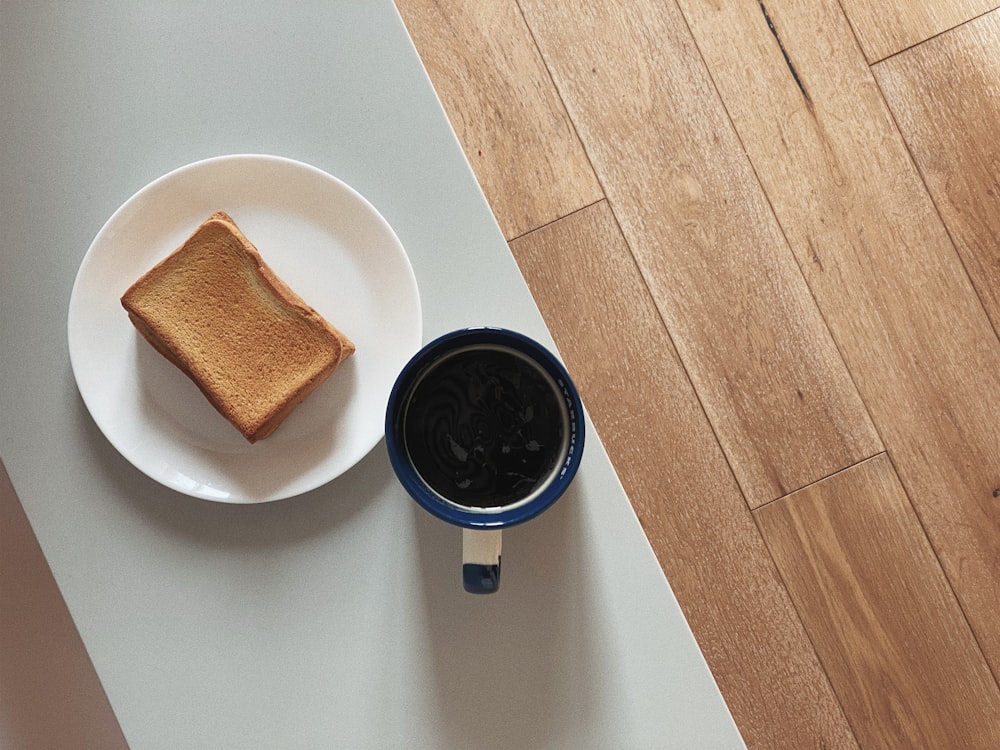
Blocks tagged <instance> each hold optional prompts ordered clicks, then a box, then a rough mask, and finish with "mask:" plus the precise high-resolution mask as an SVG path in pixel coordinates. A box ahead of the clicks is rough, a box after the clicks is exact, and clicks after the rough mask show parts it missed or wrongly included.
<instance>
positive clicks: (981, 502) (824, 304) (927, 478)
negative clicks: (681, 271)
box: [682, 0, 1000, 674]
mask: <svg viewBox="0 0 1000 750" xmlns="http://www.w3.org/2000/svg"><path fill="white" fill-rule="evenodd" d="M682 5H683V7H684V9H685V12H686V13H687V17H688V20H689V22H690V24H691V28H692V30H693V32H694V34H695V36H696V38H697V39H698V42H699V45H700V49H701V51H702V54H703V55H704V57H705V60H706V62H707V64H708V66H709V68H710V69H711V71H712V74H713V76H714V80H715V83H716V85H717V87H718V90H719V92H720V94H721V96H722V98H723V100H724V101H725V103H726V106H727V108H728V111H729V113H730V115H731V116H732V120H733V122H734V123H735V126H736V128H737V130H738V132H739V133H740V136H741V138H742V141H743V143H744V144H745V146H746V149H747V153H748V154H749V155H750V159H751V161H752V162H753V164H754V167H755V169H756V172H757V174H758V176H759V178H760V180H761V183H762V184H763V185H764V187H765V190H766V191H767V194H768V196H769V198H770V199H771V204H772V205H773V206H774V209H775V212H776V214H777V216H778V218H779V219H780V221H781V224H782V226H783V227H784V229H785V234H786V236H787V237H788V239H789V241H790V243H791V247H792V249H793V250H794V251H795V253H796V255H797V257H798V259H799V263H800V265H801V266H802V268H803V271H804V273H805V274H806V276H807V278H808V279H809V284H810V287H811V289H812V292H813V294H814V295H815V297H816V299H817V301H818V302H819V305H820V307H821V309H822V310H823V313H824V315H825V318H826V321H827V322H828V324H829V325H830V328H831V330H832V331H833V333H834V336H835V338H836V340H837V343H838V345H839V347H840V351H841V352H842V353H843V355H844V358H845V360H846V362H847V364H848V367H849V368H850V371H851V374H852V375H853V377H854V381H855V382H856V383H857V385H858V388H859V390H860V391H861V393H862V395H863V397H864V399H865V402H866V404H867V405H868V408H869V410H870V412H871V414H872V416H873V418H874V419H875V423H876V425H877V426H878V429H879V432H880V434H881V436H882V439H883V440H884V441H885V445H886V446H887V448H888V450H889V453H890V455H891V456H892V458H893V461H894V463H895V465H896V467H897V470H898V472H899V475H900V477H901V479H902V481H903V484H904V486H905V487H906V488H907V492H908V494H909V496H910V498H911V499H912V501H913V504H914V506H915V507H916V509H917V511H918V513H919V514H920V518H921V521H922V522H923V525H924V526H925V528H926V530H927V533H928V535H929V537H930V539H931V542H932V544H933V545H934V549H935V551H936V552H937V554H938V556H939V557H940V559H941V561H942V563H943V566H944V569H945V572H946V573H947V575H948V578H949V580H950V582H951V584H952V585H953V586H954V588H955V591H956V593H957V594H958V599H959V601H960V602H961V605H962V607H963V609H964V611H965V614H966V615H967V616H968V618H969V620H970V622H971V623H972V626H973V630H974V632H975V634H976V637H977V638H978V639H979V641H980V644H981V646H982V647H983V650H984V652H985V653H986V656H987V659H988V660H989V662H990V664H991V666H992V669H993V671H994V673H995V674H1000V608H998V607H997V606H996V603H997V602H998V601H1000V575H997V573H998V571H1000V503H997V501H996V499H995V498H994V496H993V490H994V489H995V488H997V487H1000V439H998V432H997V425H998V424H1000V342H998V340H997V337H996V334H995V332H994V331H993V329H992V327H991V326H990V323H989V320H988V318H987V316H986V314H985V312H984V310H983V308H982V306H981V305H980V302H979V299H978V297H977V296H976V294H975V291H974V290H973V288H972V286H971V284H970V283H969V279H968V277H967V275H966V273H965V269H964V268H963V266H962V263H961V261H960V259H959V257H958V254H957V253H956V251H955V248H954V247H953V245H952V243H951V241H950V239H949V237H948V234H947V232H946V231H945V229H944V226H943V224H942V222H941V220H940V217H939V216H938V215H937V213H936V211H935V208H934V205H933V203H932V202H931V200H930V198H929V196H928V194H927V191H926V189H925V187H924V185H923V183H922V182H921V180H920V176H919V174H918V173H917V171H916V169H915V167H914V165H913V163H912V161H911V160H910V157H909V153H908V152H907V149H906V146H905V144H904V143H903V140H902V137H901V136H900V134H899V131H898V130H897V129H896V127H895V124H894V122H893V120H892V117H891V114H890V113H889V111H888V108H887V107H886V105H885V102H884V101H883V99H882V96H881V92H880V90H879V88H878V86H877V84H876V83H875V80H874V78H873V76H872V73H871V71H870V70H869V68H868V66H867V64H866V63H865V60H864V59H863V57H862V56H861V54H860V51H859V50H858V49H857V47H856V46H855V45H854V44H853V43H852V42H851V41H850V31H849V27H848V24H847V21H846V19H845V18H844V16H843V14H842V13H841V10H840V7H839V5H837V2H836V0H816V1H815V2H809V3H805V2H802V1H801V0H771V2H769V3H768V6H767V10H768V14H769V18H768V19H765V18H764V17H763V14H762V13H761V10H760V5H759V3H758V2H757V0H742V2H733V3H722V4H720V5H719V6H717V7H711V8H710V7H709V6H707V5H706V4H703V3H699V2H695V1H694V0H682ZM734 35H735V36H738V37H739V38H740V39H741V40H742V44H741V45H740V48H739V49H738V50H735V49H734V48H733V46H732V44H730V42H729V40H730V39H731V38H732V37H733V36H734ZM792 70H794V71H795V75H793V74H792ZM751 81H753V83H751ZM985 187H986V186H984V189H985Z"/></svg>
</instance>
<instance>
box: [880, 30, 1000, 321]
mask: <svg viewBox="0 0 1000 750" xmlns="http://www.w3.org/2000/svg"><path fill="white" fill-rule="evenodd" d="M998 48H1000V11H998V12H993V13H989V14H987V15H985V16H982V17H981V18H979V19H977V20H975V21H972V22H971V23H968V24H966V25H965V26H961V27H959V28H957V29H955V30H953V31H949V32H947V33H945V34H942V35H941V36H939V37H937V38H935V39H931V40H930V41H928V42H926V43H924V44H921V45H920V46H919V47H914V48H913V49H910V50H907V51H906V52H903V53H902V54H900V55H897V56H896V57H893V58H890V59H889V60H886V61H885V62H883V63H880V64H879V65H876V66H875V67H874V72H875V77H876V79H877V80H878V82H879V85H880V86H881V87H882V91H883V93H884V95H885V97H886V100H887V102H888V103H889V107H890V108H891V109H892V113H893V115H894V116H895V118H896V122H897V124H898V125H899V127H900V129H901V131H902V133H903V137H904V138H905V139H906V142H907V144H908V145H909V147H910V153H911V154H912V155H913V158H914V159H915V161H916V163H917V166H918V167H919V169H920V173H921V175H922V176H923V178H924V182H925V183H926V184H927V187H928V189H929V190H930V193H931V196H932V197H933V198H934V202H935V204H936V205H937V209H938V211H939V212H940V214H941V216H942V218H943V219H944V222H945V224H946V225H947V227H948V230H949V232H950V233H951V236H952V239H954V241H955V244H956V247H957V248H958V251H959V253H960V254H961V256H962V260H963V261H964V263H965V267H966V269H967V270H968V272H969V276H970V277H971V279H972V283H973V285H974V286H975V288H976V291H977V292H978V293H979V296H980V298H981V299H982V301H983V305H984V306H985V308H986V312H987V314H988V315H989V316H990V320H991V321H992V322H993V327H994V328H995V329H1000V188H998V184H1000V139H998V138H997V137H996V131H997V123H1000V59H998V57H997V54H996V50H997V49H998Z"/></svg>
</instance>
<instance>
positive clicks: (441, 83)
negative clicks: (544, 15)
mask: <svg viewBox="0 0 1000 750" xmlns="http://www.w3.org/2000/svg"><path fill="white" fill-rule="evenodd" d="M397 7H398V9H399V11H400V14H401V15H402V17H403V19H404V21H405V23H406V26H407V29H408V30H409V32H410V35H411V36H412V38H413V40H414V43H415V44H416V45H417V47H418V48H419V50H420V56H421V59H422V60H423V63H424V65H425V67H426V68H427V70H428V72H429V74H430V75H431V78H432V79H433V82H434V85H435V87H436V89H437V92H438V95H439V96H440V98H441V100H442V102H443V104H444V106H445V109H446V110H447V111H448V112H449V113H450V114H451V118H450V119H451V123H452V126H453V127H454V129H455V131H456V134H457V135H458V138H459V141H460V142H461V144H462V147H463V149H464V151H465V155H466V158H468V160H469V162H470V164H471V165H472V168H473V170H474V171H475V173H476V178H477V179H478V180H479V183H480V185H482V187H483V191H484V193H485V194H486V196H487V199H488V200H489V202H490V207H491V208H492V209H493V213H494V215H495V216H496V218H497V222H498V223H499V224H500V227H501V229H502V231H503V233H504V236H505V237H507V239H511V238H513V237H517V236H518V235H521V234H524V233H525V232H527V231H529V230H530V229H534V228H535V227H538V226H541V225H542V224H546V223H548V222H550V221H553V220H555V219H557V218H559V217H560V216H563V215H565V214H567V213H569V212H571V211H575V210H576V209H578V208H581V207H582V206H585V205H588V204H590V203H593V202H594V201H597V200H600V199H601V198H602V197H603V193H602V192H601V187H600V185H599V184H598V182H597V179H596V177H595V176H594V172H593V170H592V169H591V167H590V162H589V161H588V160H587V155H586V154H585V153H584V151H583V147H582V146H581V144H580V141H579V139H578V138H577V136H576V132H575V131H574V130H573V126H572V124H571V123H570V121H569V118H568V117H567V116H566V111H565V109H564V107H563V106H562V102H561V101H560V100H559V97H558V95H557V93H556V90H555V88H554V87H553V86H552V81H551V80H550V78H549V74H548V71H547V70H546V69H545V66H544V65H543V64H542V61H541V58H540V57H539V55H538V50H537V48H536V47H535V45H534V42H533V41H532V39H531V35H530V33H529V32H528V29H527V27H526V26H525V24H524V19H523V18H522V17H521V14H520V12H519V10H518V8H517V5H516V4H515V3H513V2H505V1H504V0H484V1H483V2H474V3H469V2H462V0H406V2H399V3H397Z"/></svg>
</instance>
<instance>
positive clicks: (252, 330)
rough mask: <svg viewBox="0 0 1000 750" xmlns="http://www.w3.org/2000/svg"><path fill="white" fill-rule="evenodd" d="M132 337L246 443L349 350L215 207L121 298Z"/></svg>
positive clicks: (264, 432) (271, 426)
mask: <svg viewBox="0 0 1000 750" xmlns="http://www.w3.org/2000/svg"><path fill="white" fill-rule="evenodd" d="M121 303H122V306H123V307H124V308H125V309H126V310H127V311H128V315H129V318H130V319H131V320H132V323H133V324H134V325H135V327H136V328H137V329H138V330H139V332H140V333H141V334H142V335H143V336H144V337H145V338H146V339H147V340H148V341H149V342H150V343H151V344H152V345H153V346H154V347H156V349H157V350H158V351H159V352H160V353H161V354H163V355H164V356H165V357H166V358H167V359H169V360H170V361H171V362H173V363H174V364H175V365H176V366H177V367H179V368H180V369H181V370H182V371H183V372H184V373H185V374H186V375H187V376H188V377H190V378H191V380H193V381H194V382H195V384H196V385H197V386H198V387H199V388H200V389H201V391H202V393H204V394H205V396H206V397H207V398H208V400H209V401H210V402H211V404H212V405H213V406H214V407H215V408H216V409H217V410H218V411H219V412H220V413H221V414H222V415H223V416H224V417H225V418H226V419H228V420H229V421H230V422H232V423H233V425H235V426H236V428H237V429H238V430H239V431H240V432H241V433H243V436H244V437H246V439H247V440H249V441H250V442H251V443H254V442H256V441H258V440H261V439H263V438H266V437H267V436H268V435H270V434H271V433H272V432H273V431H274V430H275V429H276V428H277V427H278V425H279V424H281V422H282V421H283V420H284V419H285V417H287V416H288V415H289V414H290V413H291V412H292V410H293V409H295V407H296V406H298V405H299V404H300V403H301V402H302V400H303V399H305V398H306V396H308V395H309V394H310V393H312V391H313V390H314V389H315V388H316V387H317V386H318V385H319V384H320V383H322V382H323V381H324V380H326V379H327V378H328V377H329V376H330V375H332V374H333V371H334V370H335V369H336V368H337V366H338V365H340V363H341V362H343V361H344V360H345V359H347V358H348V357H349V356H351V354H353V353H354V351H355V347H354V344H353V343H351V341H350V340H349V339H348V338H347V337H346V336H345V335H344V334H343V333H341V332H340V331H338V330H337V329H336V328H334V327H333V326H332V325H330V324H329V323H328V322H327V321H326V320H324V319H323V318H322V317H321V316H320V315H319V313H317V312H316V311H315V310H314V309H313V308H312V307H310V306H309V305H307V304H306V303H305V302H304V301H303V300H302V299H301V298H300V297H299V296H298V295H297V294H296V293H295V292H293V291H292V290H291V289H290V288H289V287H288V286H287V285H286V284H285V283H284V282H283V281H282V280H281V279H279V278H278V277H277V276H276V275H275V274H274V272H273V271H272V270H271V269H270V268H268V266H267V265H266V264H265V263H264V260H263V259H262V258H261V256H260V253H259V252H258V251H257V248H255V247H254V246H253V244H252V243H251V242H250V240H248V239H247V238H246V237H245V236H244V235H243V233H242V232H241V231H240V230H239V228H238V227H237V226H236V224H235V222H234V221H233V220H232V218H231V217H230V216H229V215H228V214H226V213H225V212H223V211H218V212H216V213H214V214H212V216H210V217H209V218H208V219H207V220H206V221H205V222H204V223H202V224H201V226H199V227H198V228H197V229H196V230H195V232H194V234H192V235H191V236H190V237H189V238H188V239H187V240H186V241H185V242H184V244H183V245H181V246H180V247H179V248H178V249H177V250H175V251H174V252H173V253H172V254H171V255H169V256H167V257H166V258H165V259H164V260H162V261H160V262H159V263H158V264H157V265H156V266H154V267H153V268H152V269H150V270H149V271H148V272H147V273H146V274H145V275H143V276H142V277H141V278H140V279H139V280H138V281H136V282H135V283H134V284H133V285H132V286H131V287H129V289H128V290H127V291H126V292H125V294H124V295H123V296H122V298H121Z"/></svg>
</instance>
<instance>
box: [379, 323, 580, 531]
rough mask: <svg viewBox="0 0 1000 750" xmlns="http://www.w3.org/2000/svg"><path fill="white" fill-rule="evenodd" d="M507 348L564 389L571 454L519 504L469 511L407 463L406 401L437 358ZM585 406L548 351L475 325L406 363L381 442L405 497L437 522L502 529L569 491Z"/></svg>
mask: <svg viewBox="0 0 1000 750" xmlns="http://www.w3.org/2000/svg"><path fill="white" fill-rule="evenodd" d="M477 345H492V346H506V347H508V348H510V349H513V350H515V351H516V352H519V353H520V354H522V355H524V356H526V357H528V358H530V359H531V360H532V361H533V362H534V363H535V364H537V365H538V366H540V367H541V368H542V369H543V370H545V371H546V372H547V373H548V374H549V376H550V377H551V378H552V379H553V380H554V381H555V383H556V385H557V386H558V387H559V389H560V390H561V391H562V394H563V397H564V400H565V401H566V405H567V407H568V410H569V429H570V435H569V450H568V454H567V456H566V459H565V460H564V461H563V464H562V468H561V469H560V470H559V471H558V473H557V475H556V476H555V478H554V479H552V480H551V481H550V483H549V484H548V486H546V487H545V488H544V489H543V490H542V491H541V492H539V493H538V494H537V495H536V496H535V497H533V498H530V499H528V500H527V501H525V500H518V501H516V502H514V503H511V504H510V505H507V506H502V507H500V508H498V509H496V510H492V509H484V508H478V507H477V508H468V509H466V507H463V506H461V505H459V504H456V503H455V502H454V501H449V500H447V499H445V498H443V497H442V496H440V495H439V494H438V493H436V492H435V491H434V490H432V489H431V488H430V487H429V486H428V485H427V484H426V482H424V480H423V479H422V478H421V477H420V475H419V473H418V472H417V470H416V468H415V467H414V466H413V464H412V463H411V462H410V461H409V460H408V458H407V453H406V448H405V445H404V440H403V435H402V423H403V419H402V417H403V414H404V413H405V409H404V408H403V407H404V406H405V399H406V397H407V396H408V395H409V393H410V391H411V390H412V388H413V386H414V384H415V383H416V381H417V380H418V378H419V376H420V375H422V374H423V372H424V371H425V369H426V368H427V367H428V366H430V365H431V364H432V363H434V362H435V361H436V360H438V359H440V358H441V357H443V356H445V355H447V354H450V353H451V352H453V351H455V350H458V349H460V348H462V347H466V346H477ZM584 431H585V427H584V414H583V404H582V402H581V400H580V395H579V393H578V392H577V389H576V386H575V384H574V383H573V381H572V379H571V378H570V376H569V373H568V372H567V371H566V368H565V367H564V366H563V364H562V362H560V361H559V359H558V358H557V357H556V356H555V355H554V354H553V353H552V352H551V351H549V349H548V348H546V347H545V346H543V345H542V344H540V343H539V342H537V341H535V340H534V339H532V338H530V337H529V336H526V335H524V334H523V333H519V332H517V331H514V330H511V329H508V328H500V327H496V326H475V327H469V328H461V329H458V330H455V331H450V332H449V333H445V334H443V335H441V336H439V337H437V338H436V339H434V340H433V341H431V342H429V343H428V344H426V345H424V346H423V347H422V348H421V349H420V350H419V351H418V352H417V353H416V354H415V355H413V357H411V358H410V360H409V361H408V362H407V363H406V365H404V367H403V369H402V370H401V371H400V373H399V375H398V376H397V378H396V381H395V383H394V384H393V387H392V390H391V392H390V394H389V402H388V404H387V406H386V416H385V441H386V449H387V451H388V453H389V461H390V463H391V464H392V468H393V471H394V472H395V474H396V477H397V479H398V480H399V482H400V484H402V485H403V488H404V489H405V490H406V491H407V493H408V494H409V495H410V496H411V497H412V498H413V499H414V500H415V501H416V502H417V503H418V504H419V505H420V506H421V507H423V508H424V509H425V510H427V511H428V512H430V513H431V514H433V515H435V516H437V517H438V518H440V519H442V520H444V521H447V522H448V523H452V524H454V525H456V526H462V527H464V528H470V529H477V528H478V529H490V528H505V527H508V526H515V525H517V524H520V523H524V522H525V521H528V520H530V519H532V518H534V517H535V516H537V515H539V514H540V513H542V512H543V511H545V510H546V509H547V508H549V507H550V506H551V505H552V504H553V503H555V501H556V500H558V499H559V498H560V497H561V496H562V494H563V493H564V492H565V491H566V489H567V488H568V487H569V485H570V483H571V481H572V480H573V477H574V476H575V475H576V472H577V469H578V468H579V466H580V462H581V460H582V458H583V445H584Z"/></svg>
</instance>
